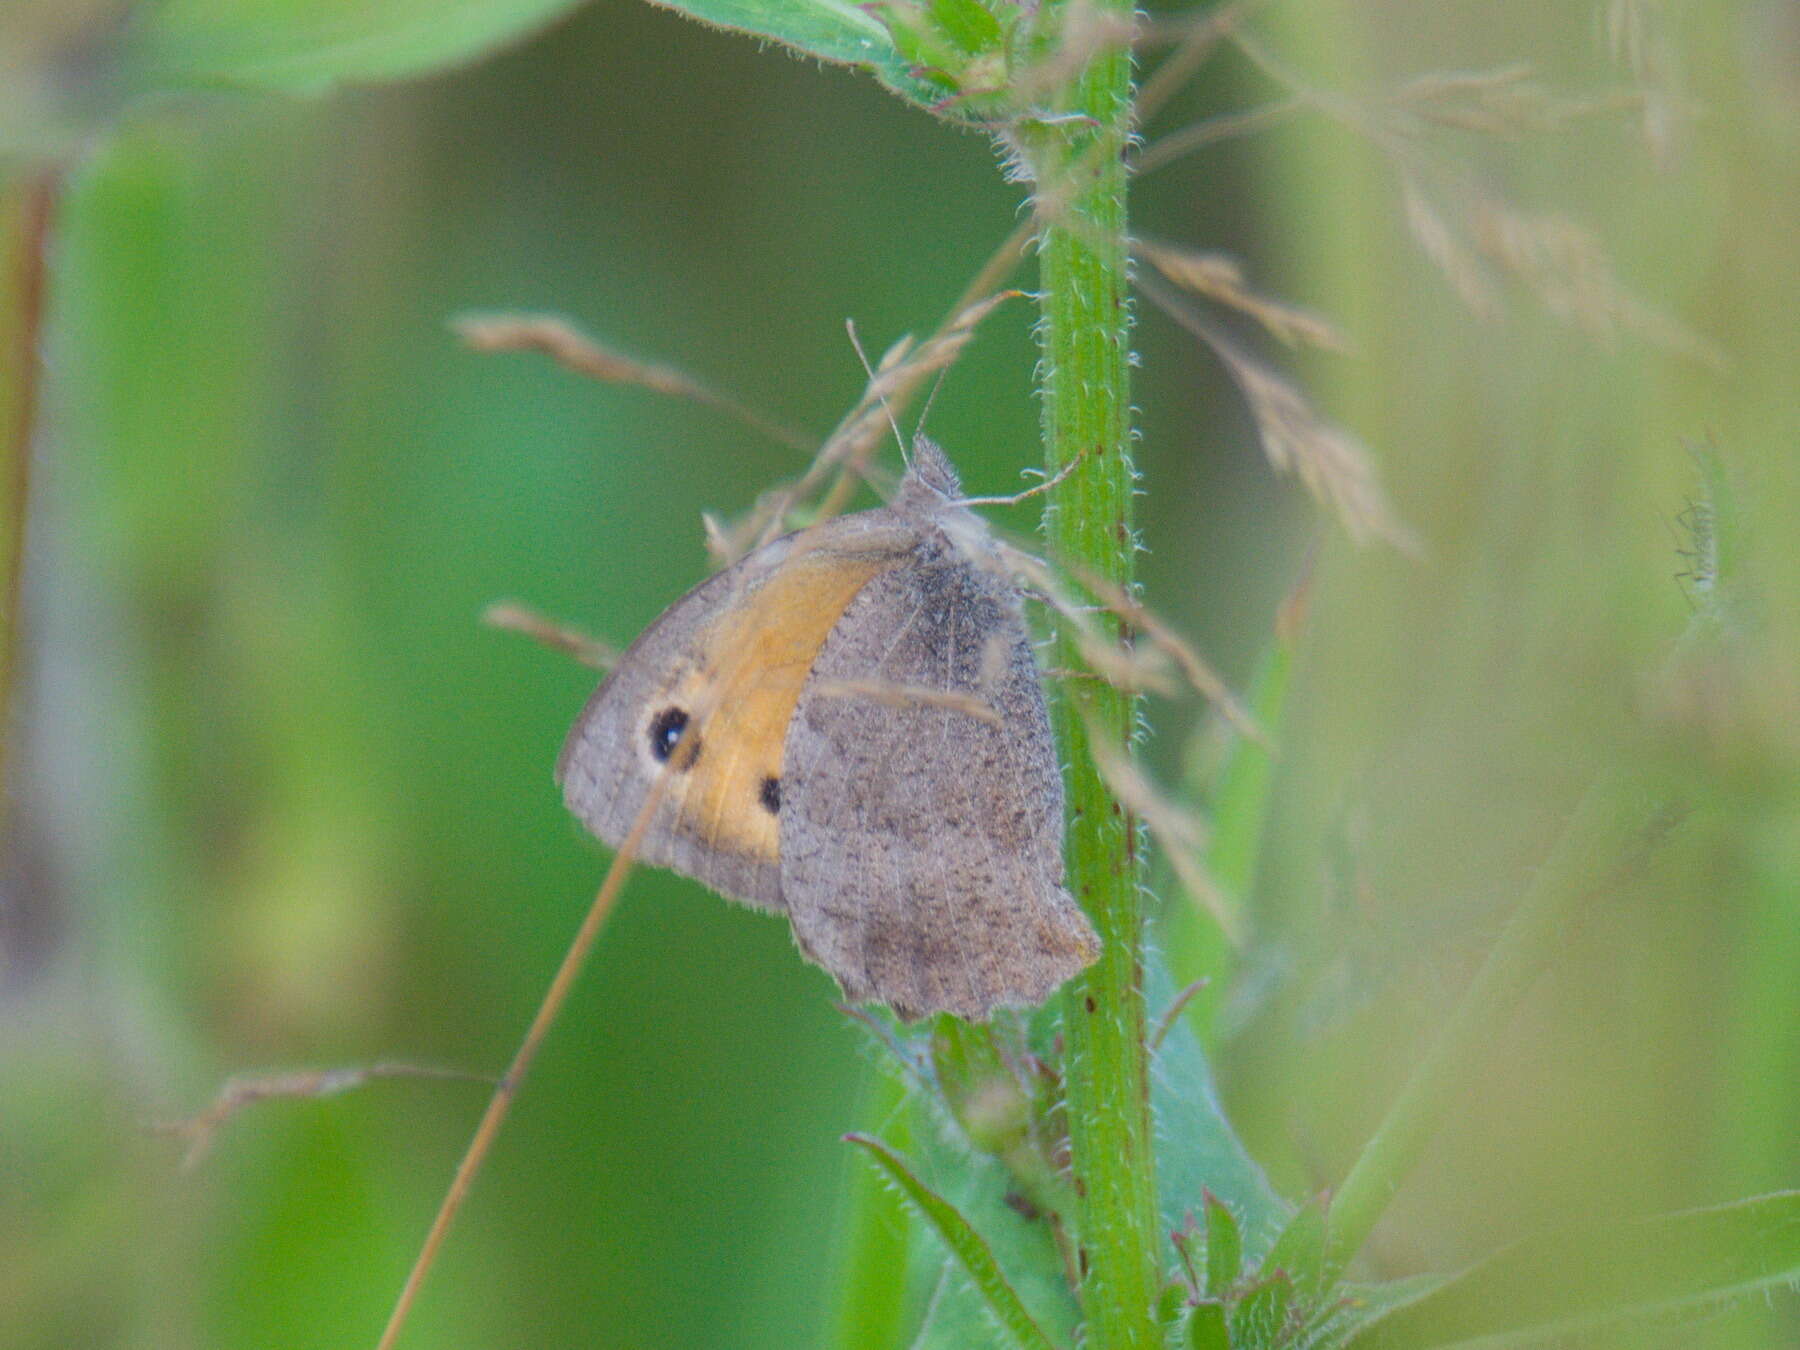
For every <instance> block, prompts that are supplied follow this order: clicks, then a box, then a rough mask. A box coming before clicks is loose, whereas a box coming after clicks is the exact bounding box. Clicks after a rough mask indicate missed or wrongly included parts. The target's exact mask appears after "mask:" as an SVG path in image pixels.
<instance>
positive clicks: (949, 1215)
mask: <svg viewBox="0 0 1800 1350" xmlns="http://www.w3.org/2000/svg"><path fill="white" fill-rule="evenodd" d="M844 1138H845V1139H846V1140H848V1141H849V1142H850V1143H852V1144H856V1145H858V1146H860V1147H862V1148H865V1149H867V1150H868V1151H869V1155H870V1156H871V1157H872V1158H874V1159H875V1162H876V1164H877V1165H878V1166H879V1167H880V1168H881V1169H882V1171H884V1172H886V1173H887V1175H888V1176H889V1178H891V1179H892V1180H893V1181H894V1182H896V1183H897V1184H898V1185H899V1187H900V1189H901V1190H903V1191H904V1192H905V1193H906V1195H907V1198H908V1199H910V1200H911V1201H912V1202H913V1204H914V1205H916V1206H917V1207H918V1210H919V1213H920V1214H921V1215H922V1216H924V1218H925V1221H926V1222H927V1223H929V1224H930V1225H931V1227H932V1228H933V1230H934V1231H935V1232H936V1233H937V1235H938V1237H939V1238H941V1239H942V1240H943V1243H944V1246H945V1247H947V1248H948V1249H949V1251H950V1255H951V1256H952V1257H953V1258H954V1259H955V1261H956V1263H957V1265H958V1266H959V1267H961V1269H962V1272H963V1274H964V1275H966V1276H967V1277H968V1279H969V1282H970V1283H971V1284H973V1285H974V1286H975V1288H976V1289H977V1290H979V1291H980V1293H981V1296H982V1297H983V1299H985V1300H986V1302H987V1307H988V1310H989V1312H991V1313H992V1314H993V1316H994V1319H995V1320H996V1321H997V1322H998V1323H999V1325H1000V1327H1001V1328H1002V1329H1003V1330H1004V1331H1005V1332H1006V1334H1007V1337H1008V1339H1009V1342H1010V1343H1011V1344H1013V1345H1016V1346H1020V1347H1022V1348H1023V1350H1054V1346H1055V1342H1053V1341H1052V1340H1051V1339H1050V1338H1049V1337H1048V1336H1047V1335H1045V1334H1044V1329H1043V1328H1042V1327H1041V1326H1039V1325H1038V1324H1037V1322H1036V1320H1035V1319H1033V1317H1032V1316H1031V1313H1030V1312H1029V1311H1028V1310H1027V1309H1026V1307H1025V1304H1024V1301H1023V1300H1022V1299H1021V1298H1020V1297H1019V1295H1018V1292H1017V1291H1016V1290H1015V1289H1014V1288H1013V1287H1012V1285H1011V1284H1010V1283H1008V1281H1007V1278H1006V1275H1005V1274H1004V1272H1002V1271H1001V1269H1000V1264H999V1262H998V1261H996V1260H995V1259H994V1252H993V1249H992V1248H991V1247H989V1246H988V1243H987V1240H986V1239H985V1238H983V1237H982V1236H981V1234H980V1233H978V1232H976V1231H975V1229H974V1228H973V1227H972V1226H971V1225H970V1224H969V1221H968V1220H967V1219H965V1218H964V1217H963V1216H962V1214H961V1213H960V1212H959V1211H958V1210H957V1208H956V1207H955V1206H954V1205H952V1204H950V1202H949V1201H947V1200H945V1199H944V1198H943V1197H942V1196H940V1195H938V1194H937V1193H936V1192H934V1191H932V1190H931V1189H930V1188H929V1187H928V1186H926V1185H925V1183H924V1182H922V1181H920V1180H919V1178H918V1176H917V1175H916V1174H915V1173H914V1172H913V1170H912V1168H911V1167H910V1166H909V1165H908V1164H907V1162H906V1160H905V1159H903V1158H902V1157H901V1156H900V1155H899V1154H897V1153H895V1152H894V1151H893V1150H892V1149H890V1148H889V1147H888V1146H887V1145H886V1144H884V1143H882V1142H881V1141H880V1140H879V1139H875V1138H872V1137H870V1136H869V1135H866V1134H847V1135H845V1136H844Z"/></svg>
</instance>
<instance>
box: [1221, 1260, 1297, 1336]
mask: <svg viewBox="0 0 1800 1350" xmlns="http://www.w3.org/2000/svg"><path fill="white" fill-rule="evenodd" d="M1293 1303H1294V1282H1293V1281H1292V1280H1290V1279H1289V1278H1288V1277H1287V1275H1286V1274H1285V1273H1283V1274H1279V1275H1274V1276H1271V1277H1270V1278H1269V1279H1266V1280H1263V1281H1262V1282H1261V1283H1259V1284H1257V1285H1256V1286H1255V1287H1253V1288H1252V1289H1251V1290H1250V1292H1249V1293H1247V1294H1245V1295H1244V1297H1243V1298H1242V1299H1241V1300H1240V1301H1239V1302H1238V1305H1237V1307H1236V1308H1234V1309H1232V1313H1231V1344H1232V1346H1233V1347H1234V1350H1263V1347H1268V1346H1275V1345H1279V1344H1280V1343H1281V1333H1282V1331H1283V1329H1284V1328H1285V1327H1286V1326H1287V1321H1288V1310H1289V1309H1290V1308H1291V1307H1292V1306H1293Z"/></svg>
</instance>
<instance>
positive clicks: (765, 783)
mask: <svg viewBox="0 0 1800 1350" xmlns="http://www.w3.org/2000/svg"><path fill="white" fill-rule="evenodd" d="M756 795H757V800H758V801H760V802H761V803H762V804H763V810H765V811H767V812H768V813H769V814H770V815H775V814H776V813H777V812H779V811H780V810H781V780H780V779H779V778H776V777H775V776H774V775H772V774H771V775H770V776H769V777H767V778H765V779H763V780H762V791H761V792H759V793H757V794H756Z"/></svg>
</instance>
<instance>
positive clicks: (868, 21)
mask: <svg viewBox="0 0 1800 1350" xmlns="http://www.w3.org/2000/svg"><path fill="white" fill-rule="evenodd" d="M652 3H653V4H660V5H662V6H663V7H664V8H666V9H673V10H676V11H678V12H680V13H682V14H685V15H687V16H688V17H689V18H690V19H698V20H699V21H700V22H701V23H705V24H711V25H712V26H713V27H715V28H726V29H729V30H731V31H732V32H735V33H747V34H749V35H750V36H751V37H759V38H769V39H771V40H773V41H775V42H779V43H782V44H783V45H785V46H788V47H792V48H793V49H794V50H795V51H798V52H802V53H804V54H805V55H807V56H816V57H818V58H819V60H821V61H830V62H831V63H832V64H834V65H841V66H855V67H856V68H858V69H860V70H866V71H869V72H870V73H871V74H873V75H874V76H875V78H876V79H878V80H880V81H881V82H882V83H883V84H885V85H886V86H887V87H888V88H889V89H891V90H893V91H894V92H895V93H896V94H899V95H900V96H901V97H902V98H905V99H907V100H908V101H909V102H912V103H916V104H918V105H919V106H921V107H924V108H934V109H935V108H936V107H937V105H938V104H940V103H941V102H942V101H943V98H944V89H943V88H942V87H941V86H939V85H937V84H934V83H932V82H931V81H930V80H927V79H925V78H923V77H922V76H921V75H920V74H918V73H916V72H915V70H914V68H913V65H914V63H913V61H912V60H910V59H909V58H908V57H906V56H905V55H903V54H902V53H901V51H900V49H899V47H898V46H897V45H896V44H895V42H894V38H893V35H892V34H891V33H890V32H889V31H888V26H887V25H886V24H885V23H883V22H882V21H881V19H880V18H879V17H878V16H877V15H875V14H872V13H870V12H869V11H868V10H867V9H865V8H864V7H863V6H862V5H861V4H858V3H855V2H854V0H680V2H679V3H677V2H676V0H652Z"/></svg>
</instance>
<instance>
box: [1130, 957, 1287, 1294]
mask: <svg viewBox="0 0 1800 1350" xmlns="http://www.w3.org/2000/svg"><path fill="white" fill-rule="evenodd" d="M1168 985H1169V978H1168V976H1167V974H1166V973H1164V972H1163V971H1162V969H1161V966H1160V964H1157V965H1155V966H1153V967H1152V971H1151V975H1150V989H1149V995H1150V1001H1151V1004H1152V1006H1154V1005H1156V1004H1158V1003H1166V1002H1167V1001H1168V998H1169V997H1170V994H1169V988H1168ZM1150 1110H1151V1114H1152V1117H1153V1123H1154V1126H1155V1130H1156V1182H1157V1187H1158V1189H1159V1190H1160V1191H1161V1196H1162V1217H1163V1222H1164V1223H1165V1224H1166V1225H1167V1227H1168V1228H1169V1229H1170V1230H1173V1229H1176V1228H1180V1227H1181V1226H1182V1225H1183V1224H1184V1223H1185V1222H1186V1220H1187V1216H1188V1215H1189V1214H1190V1213H1191V1212H1192V1211H1193V1209H1194V1207H1195V1206H1196V1205H1200V1204H1203V1203H1205V1202H1206V1201H1207V1200H1210V1199H1211V1198H1212V1197H1217V1198H1218V1199H1219V1200H1222V1201H1224V1202H1225V1203H1226V1204H1228V1205H1229V1206H1230V1207H1231V1209H1232V1211H1233V1213H1234V1215H1235V1218H1236V1222H1237V1223H1238V1224H1239V1225H1241V1226H1242V1228H1243V1230H1244V1234H1245V1238H1246V1242H1245V1246H1246V1247H1248V1248H1250V1249H1252V1250H1258V1249H1260V1248H1261V1247H1262V1246H1263V1245H1265V1244H1266V1243H1268V1242H1270V1241H1271V1240H1273V1237H1274V1234H1275V1233H1276V1231H1277V1230H1278V1229H1279V1228H1280V1227H1281V1225H1282V1223H1283V1221H1284V1219H1285V1216H1286V1209H1285V1206H1284V1205H1283V1203H1282V1201H1281V1200H1280V1198H1279V1197H1277V1195H1276V1194H1275V1192H1274V1191H1273V1190H1272V1189H1271V1188H1270V1186H1269V1182H1268V1179H1267V1178H1266V1177H1264V1175H1263V1173H1262V1169H1261V1168H1260V1167H1258V1166H1257V1165H1256V1163H1255V1162H1254V1161H1253V1160H1252V1159H1251V1157H1250V1154H1249V1153H1248V1152H1247V1151H1246V1150H1245V1148H1244V1145H1243V1143H1242V1142H1241V1141H1240V1140H1239V1139H1238V1137H1237V1134H1236V1132H1235V1131H1233V1129H1232V1127H1231V1122H1230V1121H1228V1120H1227V1119H1226V1118H1225V1111H1224V1108H1223V1107H1222V1106H1221V1105H1220V1104H1219V1098H1218V1094H1217V1092H1216V1091H1215V1090H1214V1088H1213V1081H1212V1070H1211V1069H1210V1067H1209V1066H1208V1065H1207V1062H1206V1056H1205V1054H1204V1053H1203V1052H1202V1051H1201V1049H1200V1042H1199V1040H1198V1038H1196V1037H1195V1035H1194V1032H1193V1029H1192V1028H1191V1027H1189V1026H1187V1025H1186V1023H1185V1021H1183V1022H1180V1023H1178V1024H1177V1025H1175V1026H1173V1027H1171V1028H1170V1029H1169V1034H1168V1035H1167V1036H1166V1037H1164V1038H1163V1043H1162V1045H1161V1046H1160V1047H1159V1048H1158V1050H1157V1052H1156V1055H1155V1057H1154V1058H1153V1059H1152V1060H1151V1061H1150ZM1211 1212H1212V1211H1211V1207H1210V1206H1209V1207H1208V1215H1209V1220H1210V1215H1211ZM1209 1243H1210V1233H1209ZM1211 1261H1212V1257H1211V1254H1210V1250H1209V1253H1208V1257H1207V1262H1208V1265H1209V1266H1210V1264H1211ZM1209 1292H1216V1291H1212V1290H1210V1289H1209Z"/></svg>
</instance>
